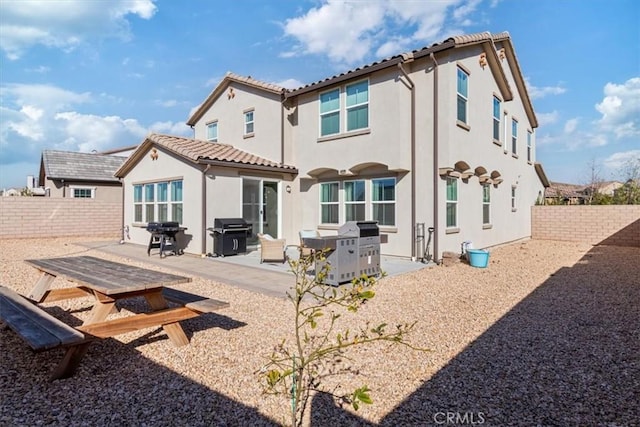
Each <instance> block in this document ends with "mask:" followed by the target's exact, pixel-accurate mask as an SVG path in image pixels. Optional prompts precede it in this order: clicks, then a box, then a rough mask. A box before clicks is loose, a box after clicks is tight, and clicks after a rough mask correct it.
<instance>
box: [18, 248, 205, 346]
mask: <svg viewBox="0 0 640 427" xmlns="http://www.w3.org/2000/svg"><path fill="white" fill-rule="evenodd" d="M26 262H27V263H28V264H30V265H32V266H33V267H35V268H37V269H38V270H40V271H41V272H42V275H41V276H40V279H39V280H38V282H37V283H36V285H35V287H34V288H33V290H32V291H31V293H30V294H29V295H28V296H29V298H30V299H32V300H34V301H36V302H39V303H40V302H52V301H60V300H64V299H69V298H78V297H86V296H88V295H89V296H91V295H92V296H93V297H94V305H93V308H92V309H91V313H90V314H89V317H88V319H87V320H86V321H85V322H84V324H83V325H82V326H80V327H78V328H77V329H78V330H80V331H82V332H85V333H87V334H90V335H93V336H95V337H99V338H108V337H112V336H115V335H120V334H124V333H127V332H131V331H136V330H139V329H144V328H148V327H153V326H162V328H163V329H164V331H165V332H166V333H167V335H168V336H169V338H170V339H171V341H172V342H173V344H174V345H176V346H183V345H186V344H188V343H189V340H188V338H187V337H186V335H185V333H184V330H183V329H182V327H181V326H180V323H179V321H181V320H186V319H190V318H192V317H196V316H198V315H200V313H199V312H197V311H194V310H193V309H190V308H188V307H186V306H184V305H183V306H179V307H172V308H169V305H168V304H167V300H166V299H165V296H163V289H164V287H165V286H169V285H176V284H180V283H186V282H190V281H191V278H189V277H185V276H177V275H175V274H168V273H162V272H159V271H155V270H149V269H145V268H140V267H135V266H131V265H126V264H120V263H117V262H113V261H108V260H104V259H101V258H95V257H91V256H77V257H64V258H50V259H31V260H26ZM56 277H61V278H63V279H66V280H69V281H71V282H73V283H75V284H76V286H74V287H70V288H62V289H51V284H52V282H53V280H54V279H55V278H56ZM138 296H142V297H144V298H145V299H146V300H147V302H148V304H149V306H150V308H151V310H150V311H149V312H147V313H139V314H134V315H131V316H126V317H120V318H117V319H107V317H108V316H109V314H110V313H111V312H112V311H113V310H116V308H115V304H116V301H118V300H122V299H127V298H133V297H138Z"/></svg>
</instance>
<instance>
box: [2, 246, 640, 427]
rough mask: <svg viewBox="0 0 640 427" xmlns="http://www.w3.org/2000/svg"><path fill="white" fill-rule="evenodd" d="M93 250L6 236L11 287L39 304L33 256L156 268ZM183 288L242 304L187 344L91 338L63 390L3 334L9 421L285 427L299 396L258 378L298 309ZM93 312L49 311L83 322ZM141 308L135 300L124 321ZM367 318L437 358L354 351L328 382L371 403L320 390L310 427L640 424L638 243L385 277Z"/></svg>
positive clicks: (192, 331) (201, 324) (192, 328)
mask: <svg viewBox="0 0 640 427" xmlns="http://www.w3.org/2000/svg"><path fill="white" fill-rule="evenodd" d="M81 241H82V240H79V239H44V240H43V239H39V240H37V241H36V240H3V242H2V245H1V249H2V250H1V253H0V271H1V276H0V281H2V282H3V283H4V284H6V285H9V286H10V287H12V288H13V289H15V290H17V291H18V292H20V293H22V294H27V293H28V291H29V290H30V289H31V287H32V285H33V284H34V283H35V281H36V280H37V278H38V273H37V271H36V270H35V269H33V268H31V267H29V266H27V265H26V264H24V263H23V260H24V259H29V258H42V257H51V256H63V255H72V254H75V255H80V254H83V255H85V254H88V255H93V256H98V257H103V258H106V259H111V260H114V261H119V262H127V263H131V264H133V265H139V266H142V267H145V266H146V267H149V266H148V265H145V264H144V263H139V262H136V261H132V260H130V259H123V258H119V257H117V256H113V255H106V254H104V253H101V252H98V251H92V250H86V249H85V248H82V247H81V246H78V245H76V243H78V242H81ZM153 268H157V267H153ZM167 272H171V271H170V270H167ZM174 273H175V272H174ZM54 286H60V287H64V286H68V283H67V282H65V281H64V280H61V279H56V281H55V282H54ZM181 288H183V289H185V290H189V291H192V292H196V293H200V294H202V295H207V296H211V297H213V298H216V299H221V300H225V301H228V302H230V303H231V307H230V308H228V309H225V310H223V311H220V312H219V313H217V314H210V315H205V316H200V317H198V318H196V319H191V320H189V321H185V322H183V326H184V329H185V331H186V332H187V335H189V336H190V337H191V344H190V345H188V346H185V347H182V348H175V347H173V346H172V345H171V342H170V341H169V340H168V339H167V337H166V335H165V334H164V333H163V332H162V330H161V329H150V330H145V331H141V332H139V333H131V334H125V335H121V336H118V337H117V338H116V339H109V340H102V341H99V342H97V343H94V344H93V345H92V346H91V347H90V349H89V351H88V353H87V355H86V356H85V358H84V359H83V362H82V364H81V366H80V368H79V370H78V372H77V373H76V375H75V376H74V377H72V378H69V379H65V380H59V381H54V382H48V374H49V372H50V370H51V369H53V367H54V366H55V364H56V363H57V362H58V361H59V360H60V358H61V356H62V352H61V351H59V350H54V351H50V352H45V353H39V354H34V353H32V352H31V351H30V350H29V349H28V348H27V347H26V345H25V344H24V343H23V342H22V341H21V340H20V339H19V338H17V337H16V336H15V335H14V334H13V333H12V332H11V331H10V330H7V329H6V328H0V354H1V355H2V356H1V357H0V425H3V426H4V425H7V426H14V425H20V426H22V425H24V426H37V425H60V426H102V425H136V426H161V425H172V426H174V425H179V426H183V425H184V426H187V425H188V426H198V425H202V426H213V425H215V426H245V425H246V426H249V425H250V426H256V425H279V424H286V421H287V420H288V411H289V402H288V400H287V399H286V398H284V397H274V396H267V395H264V394H262V382H261V380H262V379H261V377H260V375H259V373H257V372H258V371H259V369H260V367H261V366H262V365H263V364H264V363H265V361H266V359H265V356H266V355H268V354H269V353H270V351H271V349H272V348H273V346H274V345H275V344H276V343H277V342H279V341H280V340H282V339H283V338H287V337H290V336H291V331H290V330H289V329H288V325H290V324H291V322H292V319H293V316H292V315H293V313H292V310H291V305H290V303H289V302H288V301H286V300H282V299H278V298H271V297H268V296H264V295H260V294H254V293H251V292H248V291H245V290H242V289H238V288H234V287H232V286H228V285H226V284H224V283H217V282H213V281H210V280H204V279H201V278H198V277H194V278H193V282H191V283H189V284H186V285H183V286H181ZM89 303H90V300H88V299H86V298H85V299H79V300H74V301H68V302H58V303H50V304H45V305H44V307H45V308H46V309H47V311H49V312H50V313H52V314H53V315H55V316H57V317H59V318H61V319H63V320H65V321H66V322H68V323H69V324H72V325H79V324H80V323H81V322H82V320H83V319H84V318H85V317H86V316H87V314H88V311H87V307H88V306H89ZM142 304H143V301H137V300H136V301H132V302H129V303H128V305H127V304H124V305H123V311H122V312H121V313H120V314H119V315H126V314H127V310H132V311H135V310H136V309H137V308H140V307H141V305H142ZM137 305H140V307H137ZM366 320H371V322H372V323H375V322H376V321H378V322H381V321H384V322H386V323H389V324H390V325H393V324H396V323H403V322H407V321H409V322H412V321H417V325H416V329H415V331H414V333H413V334H412V335H411V336H410V341H411V342H412V343H413V344H414V345H416V346H418V347H424V348H429V349H430V351H428V352H420V351H415V350H411V349H409V348H405V347H397V346H395V347H390V346H389V345H374V346H369V347H361V348H360V349H356V350H354V351H352V352H350V353H349V356H351V357H352V366H353V368H354V369H355V370H354V372H351V373H346V374H344V375H342V376H339V377H334V378H329V379H327V382H326V383H325V384H326V386H327V387H329V388H330V389H334V388H335V389H336V390H337V391H348V390H353V389H354V388H356V387H360V386H362V385H368V386H369V388H371V389H372V397H373V400H374V403H373V405H364V406H362V407H361V408H360V410H359V411H357V412H354V411H352V410H351V409H349V408H340V407H339V406H338V405H336V404H335V403H334V402H333V400H332V399H331V398H330V397H328V396H327V395H317V396H315V398H314V399H313V402H312V408H311V414H310V417H308V419H307V420H306V423H307V424H311V425H318V426H325V425H327V426H328V425H331V426H336V425H383V426H401V425H406V426H411V425H416V426H423V425H452V424H458V425H461V424H467V425H469V424H474V425H479V424H483V425H491V426H493V425H495V426H504V425H541V426H547V425H549V426H551V425H562V426H565V425H580V426H590V425H594V426H596V425H597V426H603V425H606V426H634V425H640V423H639V421H638V420H639V415H638V402H640V356H639V355H640V248H629V247H613V246H590V245H586V244H579V243H567V242H553V241H536V240H533V241H528V242H524V243H515V244H511V245H507V246H503V247H500V248H496V249H494V250H493V251H492V252H491V257H490V263H489V266H488V268H486V269H477V268H473V267H470V266H469V265H466V264H462V263H460V264H455V265H453V266H448V267H433V268H427V269H423V270H420V271H417V272H414V273H408V274H404V275H401V276H397V277H388V278H384V279H383V280H381V282H380V283H379V285H378V288H377V295H376V297H375V298H374V299H373V300H372V301H370V302H368V303H367V304H366V305H365V307H364V308H363V309H362V310H360V311H359V312H358V313H357V314H356V315H354V317H352V318H350V320H349V324H350V325H352V326H353V325H357V324H361V323H363V322H364V321H366Z"/></svg>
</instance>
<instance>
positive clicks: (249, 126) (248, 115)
mask: <svg viewBox="0 0 640 427" xmlns="http://www.w3.org/2000/svg"><path fill="white" fill-rule="evenodd" d="M242 114H243V117H244V124H243V136H244V137H245V138H246V137H250V136H253V135H254V134H255V109H254V108H251V109H249V110H245V111H244V112H243V113H242Z"/></svg>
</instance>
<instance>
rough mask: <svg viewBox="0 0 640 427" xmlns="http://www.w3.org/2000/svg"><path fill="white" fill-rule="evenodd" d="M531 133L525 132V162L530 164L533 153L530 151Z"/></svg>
mask: <svg viewBox="0 0 640 427" xmlns="http://www.w3.org/2000/svg"><path fill="white" fill-rule="evenodd" d="M531 137H532V135H531V131H527V162H531V161H532V158H533V153H532V151H531Z"/></svg>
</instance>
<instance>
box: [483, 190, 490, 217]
mask: <svg viewBox="0 0 640 427" xmlns="http://www.w3.org/2000/svg"><path fill="white" fill-rule="evenodd" d="M482 224H483V225H489V224H491V186H489V184H483V185H482Z"/></svg>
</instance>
